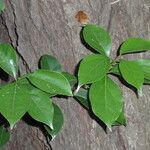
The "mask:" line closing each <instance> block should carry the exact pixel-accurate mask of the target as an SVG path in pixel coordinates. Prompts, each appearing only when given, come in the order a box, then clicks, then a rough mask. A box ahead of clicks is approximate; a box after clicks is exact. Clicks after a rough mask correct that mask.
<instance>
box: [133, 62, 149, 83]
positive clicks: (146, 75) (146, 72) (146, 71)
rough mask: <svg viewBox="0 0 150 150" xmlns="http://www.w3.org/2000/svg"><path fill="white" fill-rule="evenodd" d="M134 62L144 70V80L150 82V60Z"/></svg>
mask: <svg viewBox="0 0 150 150" xmlns="http://www.w3.org/2000/svg"><path fill="white" fill-rule="evenodd" d="M133 62H136V63H137V64H138V65H140V66H141V68H142V70H143V71H144V78H146V79H148V80H150V59H137V60H134V61H133Z"/></svg>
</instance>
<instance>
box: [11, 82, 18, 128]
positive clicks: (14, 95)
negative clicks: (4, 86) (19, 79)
mask: <svg viewBox="0 0 150 150" xmlns="http://www.w3.org/2000/svg"><path fill="white" fill-rule="evenodd" d="M16 88H17V83H15V88H14V93H13V99H12V102H13V103H12V113H11V118H13V115H14V101H15V98H16ZM12 126H13V125H12Z"/></svg>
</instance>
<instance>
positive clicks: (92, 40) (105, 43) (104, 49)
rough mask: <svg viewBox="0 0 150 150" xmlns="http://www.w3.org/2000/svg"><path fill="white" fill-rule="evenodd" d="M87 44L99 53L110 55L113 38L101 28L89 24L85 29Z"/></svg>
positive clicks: (84, 34) (84, 35)
mask: <svg viewBox="0 0 150 150" xmlns="http://www.w3.org/2000/svg"><path fill="white" fill-rule="evenodd" d="M83 38H84V40H85V42H86V43H87V44H88V45H90V46H91V47H92V48H93V49H95V50H96V51H98V52H99V53H103V54H104V53H105V54H106V55H107V56H109V55H110V50H111V38H110V36H109V33H108V32H107V31H105V30H104V29H102V28H101V27H99V26H96V25H91V24H88V25H86V26H85V27H84V28H83Z"/></svg>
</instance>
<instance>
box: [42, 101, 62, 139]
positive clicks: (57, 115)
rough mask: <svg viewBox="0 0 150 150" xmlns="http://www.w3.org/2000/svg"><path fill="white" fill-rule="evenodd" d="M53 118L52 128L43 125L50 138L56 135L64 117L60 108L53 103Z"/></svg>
mask: <svg viewBox="0 0 150 150" xmlns="http://www.w3.org/2000/svg"><path fill="white" fill-rule="evenodd" d="M53 105H54V118H53V127H54V128H53V130H51V129H50V128H49V127H48V126H44V127H45V129H46V131H47V132H48V134H49V135H50V136H51V137H52V140H53V139H54V138H55V137H56V136H57V135H58V133H59V132H60V130H61V129H62V126H63V123H64V118H63V113H62V111H61V109H60V108H59V107H58V106H57V105H56V104H54V103H53Z"/></svg>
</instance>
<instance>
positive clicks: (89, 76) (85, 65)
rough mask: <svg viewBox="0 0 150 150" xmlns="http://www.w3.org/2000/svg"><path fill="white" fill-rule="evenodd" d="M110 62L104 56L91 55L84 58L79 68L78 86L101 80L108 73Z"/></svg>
mask: <svg viewBox="0 0 150 150" xmlns="http://www.w3.org/2000/svg"><path fill="white" fill-rule="evenodd" d="M109 67H110V60H109V58H108V57H106V56H105V55H100V54H92V55H88V56H87V57H85V58H84V59H83V60H82V61H81V63H80V66H79V71H78V79H79V85H83V84H88V83H93V82H95V81H98V80H100V79H101V78H103V77H104V76H105V75H106V74H107V72H108V71H109Z"/></svg>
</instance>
